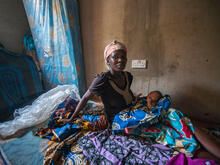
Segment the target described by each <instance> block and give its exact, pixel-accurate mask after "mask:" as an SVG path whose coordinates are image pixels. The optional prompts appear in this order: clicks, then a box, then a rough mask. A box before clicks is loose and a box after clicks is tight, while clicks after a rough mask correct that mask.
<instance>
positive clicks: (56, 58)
mask: <svg viewBox="0 0 220 165" xmlns="http://www.w3.org/2000/svg"><path fill="white" fill-rule="evenodd" d="M23 3H24V7H25V10H26V14H27V17H28V21H29V25H30V29H31V32H32V36H33V39H34V43H35V47H36V51H37V56H38V59H39V61H40V67H41V70H42V72H43V80H44V86H45V88H46V89H51V88H53V87H55V86H57V85H59V84H75V85H76V86H77V87H78V88H79V91H80V94H81V95H82V94H83V92H84V91H85V78H84V64H83V56H82V48H81V37H80V25H79V14H78V3H77V0H23Z"/></svg>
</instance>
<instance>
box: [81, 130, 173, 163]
mask: <svg viewBox="0 0 220 165" xmlns="http://www.w3.org/2000/svg"><path fill="white" fill-rule="evenodd" d="M78 144H79V146H80V148H82V150H83V153H84V155H85V156H86V157H87V160H88V162H89V163H90V164H94V165H100V164H106V165H107V164H109V165H110V164H117V165H122V164H146V165H147V164H151V165H153V164H155V165H158V164H166V163H167V162H168V160H169V159H170V157H171V155H172V154H173V150H172V149H170V148H168V147H165V146H164V145H161V144H156V143H153V142H152V141H151V140H146V139H141V138H137V137H131V136H130V137H127V136H123V135H114V134H111V130H108V129H107V130H104V131H101V132H93V133H90V134H88V135H86V136H84V137H82V138H80V139H79V140H78Z"/></svg>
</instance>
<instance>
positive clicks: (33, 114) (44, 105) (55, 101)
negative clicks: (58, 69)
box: [0, 85, 80, 137]
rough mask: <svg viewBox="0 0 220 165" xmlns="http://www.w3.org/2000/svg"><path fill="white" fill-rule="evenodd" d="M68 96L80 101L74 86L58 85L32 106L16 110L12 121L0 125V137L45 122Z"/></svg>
mask: <svg viewBox="0 0 220 165" xmlns="http://www.w3.org/2000/svg"><path fill="white" fill-rule="evenodd" d="M68 96H72V98H73V99H77V100H79V99H80V96H79V92H78V89H77V87H76V86H75V85H59V86H57V87H55V88H53V89H51V90H49V91H48V92H46V93H44V94H42V95H41V96H39V97H38V98H37V99H36V100H35V101H34V102H33V103H32V105H28V106H25V107H23V108H19V109H16V110H15V112H14V117H15V118H14V119H13V120H10V121H7V122H4V123H0V136H1V137H7V136H9V135H12V134H14V133H15V132H16V131H18V130H20V129H23V128H28V127H31V126H34V125H36V124H39V123H41V122H43V121H45V120H47V119H48V118H49V117H50V115H51V114H52V112H53V111H54V110H55V109H56V108H57V106H58V105H59V104H60V103H62V102H63V101H64V100H65V98H66V97H68Z"/></svg>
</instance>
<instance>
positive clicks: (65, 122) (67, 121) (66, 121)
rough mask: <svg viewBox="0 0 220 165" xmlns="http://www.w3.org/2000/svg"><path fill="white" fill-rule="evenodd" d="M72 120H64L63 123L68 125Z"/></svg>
mask: <svg viewBox="0 0 220 165" xmlns="http://www.w3.org/2000/svg"><path fill="white" fill-rule="evenodd" d="M71 121H72V120H71V119H63V120H62V121H61V122H62V124H64V125H66V124H67V123H69V122H71Z"/></svg>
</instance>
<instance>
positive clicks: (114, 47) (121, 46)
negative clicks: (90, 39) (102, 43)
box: [104, 40, 127, 61]
mask: <svg viewBox="0 0 220 165" xmlns="http://www.w3.org/2000/svg"><path fill="white" fill-rule="evenodd" d="M115 50H124V51H125V53H127V49H126V47H125V45H124V44H122V43H121V42H118V41H116V40H114V41H112V42H111V43H110V44H108V45H107V46H106V47H105V50H104V58H105V61H107V59H108V57H109V56H110V54H111V53H112V52H113V51H115Z"/></svg>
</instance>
